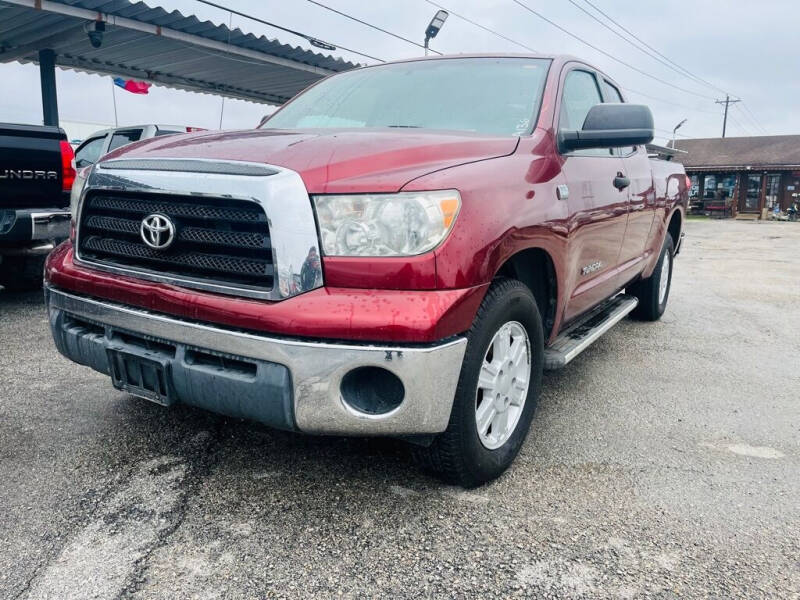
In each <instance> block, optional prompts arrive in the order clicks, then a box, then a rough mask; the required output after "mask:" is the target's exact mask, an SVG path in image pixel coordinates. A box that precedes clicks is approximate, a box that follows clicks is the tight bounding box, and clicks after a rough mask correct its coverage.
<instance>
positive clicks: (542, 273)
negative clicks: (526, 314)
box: [494, 247, 559, 342]
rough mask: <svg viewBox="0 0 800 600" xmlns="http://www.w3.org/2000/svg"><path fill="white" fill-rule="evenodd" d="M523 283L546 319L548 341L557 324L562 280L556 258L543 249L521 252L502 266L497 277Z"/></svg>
mask: <svg viewBox="0 0 800 600" xmlns="http://www.w3.org/2000/svg"><path fill="white" fill-rule="evenodd" d="M494 277H495V278H497V277H509V278H511V279H517V280H519V281H521V282H522V283H523V284H525V286H526V287H527V288H528V289H529V290H530V291H531V293H532V294H533V297H534V298H535V299H536V304H537V306H538V307H539V314H540V315H541V317H542V326H543V329H544V335H545V342H546V341H547V340H548V339H549V338H550V336H551V334H552V333H553V329H554V327H555V325H556V314H557V308H558V292H559V288H558V277H557V274H556V267H555V263H554V261H553V257H552V256H551V255H550V253H549V252H548V251H547V250H545V249H544V248H541V247H529V248H524V249H521V250H518V251H517V252H515V253H514V254H512V255H510V256H509V257H508V258H506V259H505V261H504V262H503V263H502V264H501V265H500V267H499V268H498V269H497V271H496V272H495V275H494Z"/></svg>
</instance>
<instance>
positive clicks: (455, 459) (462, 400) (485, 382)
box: [415, 279, 544, 487]
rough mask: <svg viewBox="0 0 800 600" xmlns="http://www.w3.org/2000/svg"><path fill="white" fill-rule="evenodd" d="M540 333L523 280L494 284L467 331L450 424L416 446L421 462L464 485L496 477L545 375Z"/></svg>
mask: <svg viewBox="0 0 800 600" xmlns="http://www.w3.org/2000/svg"><path fill="white" fill-rule="evenodd" d="M543 351H544V336H543V333H542V320H541V317H540V315H539V309H538V307H537V305H536V300H535V299H534V297H533V294H531V292H530V290H529V289H528V288H527V287H526V286H525V285H524V284H523V283H521V282H519V281H516V280H512V279H504V280H499V281H497V282H495V283H494V284H493V285H492V287H491V288H490V289H489V292H488V293H487V294H486V297H485V298H484V300H483V303H482V304H481V307H480V308H479V310H478V314H477V317H476V319H475V322H474V323H473V326H472V328H471V329H470V331H469V333H468V334H467V350H466V353H465V355H464V362H463V365H462V367H461V374H460V377H459V381H458V387H457V389H456V396H455V399H454V401H453V409H452V412H451V414H450V422H449V424H448V427H447V430H446V431H444V432H443V433H441V434H440V435H438V436H437V437H436V439H435V440H434V442H433V444H431V446H430V447H427V448H416V449H415V455H416V458H417V459H418V461H419V462H420V463H421V464H422V466H423V467H425V468H427V469H428V470H430V471H433V472H435V473H436V474H438V475H439V476H440V477H442V478H443V479H445V480H446V481H449V482H451V483H455V484H458V485H462V486H464V487H475V486H478V485H481V484H483V483H486V482H488V481H491V480H492V479H495V478H496V477H498V476H499V475H501V474H502V473H503V472H504V471H505V470H506V469H507V468H508V467H509V465H510V464H511V463H512V462H513V460H514V458H515V457H516V456H517V454H518V453H519V450H520V448H521V447H522V443H523V442H524V441H525V437H526V436H527V434H528V429H529V428H530V424H531V420H532V418H533V414H534V411H535V410H536V401H537V399H538V397H539V389H540V387H541V378H542V358H543Z"/></svg>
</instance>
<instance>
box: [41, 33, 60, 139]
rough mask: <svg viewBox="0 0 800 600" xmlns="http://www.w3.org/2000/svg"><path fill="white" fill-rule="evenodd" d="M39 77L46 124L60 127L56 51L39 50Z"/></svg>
mask: <svg viewBox="0 0 800 600" xmlns="http://www.w3.org/2000/svg"><path fill="white" fill-rule="evenodd" d="M39 78H40V80H41V85H42V116H43V117H44V119H43V121H44V124H45V125H55V126H56V127H58V95H57V93H56V53H55V52H53V51H52V50H50V49H49V48H48V49H45V50H39Z"/></svg>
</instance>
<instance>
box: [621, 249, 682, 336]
mask: <svg viewBox="0 0 800 600" xmlns="http://www.w3.org/2000/svg"><path fill="white" fill-rule="evenodd" d="M674 254H675V247H674V244H673V241H672V236H671V235H667V237H666V239H665V240H664V245H663V247H662V248H661V255H660V256H659V257H658V263H656V268H655V269H654V270H653V274H652V275H650V277H648V278H647V279H642V280H640V281H637V282H636V283H634V284H633V285H630V286H628V288H627V290H626V291H627V293H629V294H631V295H633V296H636V297H637V298H638V299H639V305H638V306H637V307H636V308H635V309H634V311H633V316H634V317H636V318H638V319H642V320H644V321H658V320H659V319H660V318H661V315H663V314H664V311H665V310H666V308H667V301H668V300H669V290H670V287H671V285H672V261H673V260H674V258H675V257H674Z"/></svg>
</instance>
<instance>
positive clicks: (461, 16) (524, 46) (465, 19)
mask: <svg viewBox="0 0 800 600" xmlns="http://www.w3.org/2000/svg"><path fill="white" fill-rule="evenodd" d="M425 2H427V3H428V4H430V5H431V6H435V7H436V8H440V9H442V10H446V11H447V12H449V13H450V14H451V15H453V16H454V17H456V18H458V19H461V20H462V21H466V22H467V23H469V24H470V25H474V26H475V27H477V28H479V29H482V30H483V31H486V32H488V33H491V34H492V35H494V36H496V37H499V38H500V39H503V40H505V41H507V42H511V43H512V44H514V45H515V46H519V47H520V48H524V49H525V50H527V51H528V52H533V53H534V54H539V51H538V50H534V49H533V48H531V47H530V46H526V45H525V44H523V43H522V42H518V41H517V40H513V39H511V38H510V37H508V36H505V35H503V34H502V33H500V32H499V31H495V30H494V29H490V28H489V27H486V26H485V25H481V24H480V23H478V22H477V21H473V20H472V19H470V18H469V17H465V16H464V15H460V14H458V13H457V12H455V11H453V10H451V9H449V8H446V7H444V6H442V5H441V4H439V3H437V2H433V1H432V0H425Z"/></svg>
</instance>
